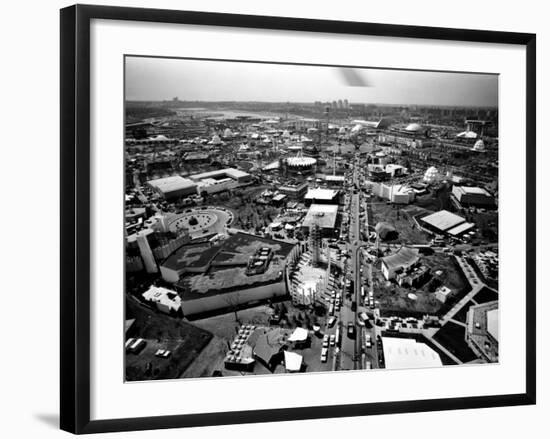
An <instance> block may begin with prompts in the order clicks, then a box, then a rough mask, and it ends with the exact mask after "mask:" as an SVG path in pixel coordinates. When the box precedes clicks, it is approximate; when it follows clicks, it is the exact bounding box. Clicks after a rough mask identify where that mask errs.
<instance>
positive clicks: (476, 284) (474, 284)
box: [441, 256, 486, 326]
mask: <svg viewBox="0 0 550 439" xmlns="http://www.w3.org/2000/svg"><path fill="white" fill-rule="evenodd" d="M455 259H456V261H457V262H458V265H459V266H460V268H461V269H462V271H463V273H464V275H465V276H466V279H468V282H469V283H470V287H471V288H472V290H471V291H470V292H469V293H468V294H466V295H465V296H464V297H463V298H462V299H460V300H459V301H458V303H456V304H455V306H453V307H452V308H451V309H450V310H449V311H448V312H447V314H445V315H444V316H443V317H442V318H441V326H443V325H445V323H447V322H448V321H449V320H451V319H452V318H453V317H454V315H455V314H456V313H457V312H458V311H460V310H461V309H462V308H463V307H464V306H465V305H466V304H467V303H468V302H469V301H470V300H472V298H473V297H474V296H475V295H476V294H477V293H479V292H480V291H481V289H482V288H483V287H485V286H486V285H485V284H484V283H483V282H482V281H481V279H480V278H479V277H478V275H477V274H476V273H475V271H474V269H473V268H472V267H471V266H470V264H468V262H466V260H465V259H464V258H463V257H461V256H455Z"/></svg>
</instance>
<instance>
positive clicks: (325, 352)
mask: <svg viewBox="0 0 550 439" xmlns="http://www.w3.org/2000/svg"><path fill="white" fill-rule="evenodd" d="M327 359H328V348H323V349H321V362H323V363H326V362H327Z"/></svg>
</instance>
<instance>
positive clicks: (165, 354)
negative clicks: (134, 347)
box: [155, 349, 172, 358]
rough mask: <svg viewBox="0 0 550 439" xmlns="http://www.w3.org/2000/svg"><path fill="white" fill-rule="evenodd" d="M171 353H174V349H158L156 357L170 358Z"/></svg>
mask: <svg viewBox="0 0 550 439" xmlns="http://www.w3.org/2000/svg"><path fill="white" fill-rule="evenodd" d="M170 355H172V351H169V350H168V349H158V350H157V351H156V352H155V357H159V358H168V357H169V356H170Z"/></svg>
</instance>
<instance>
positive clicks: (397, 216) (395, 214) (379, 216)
mask: <svg viewBox="0 0 550 439" xmlns="http://www.w3.org/2000/svg"><path fill="white" fill-rule="evenodd" d="M410 211H411V208H410V207H405V208H401V207H399V206H391V205H388V204H386V203H385V202H380V201H379V202H374V203H372V205H371V212H372V218H369V223H370V224H372V225H373V226H376V224H377V223H379V222H382V221H383V222H387V223H390V224H391V225H393V226H394V227H395V229H396V230H397V232H398V233H399V238H398V239H397V241H399V242H403V243H407V244H426V243H428V242H429V240H430V237H429V236H428V234H427V233H425V232H423V231H422V230H419V229H418V228H417V227H416V225H415V224H414V222H413V220H412V217H411V215H410V214H409V213H408V212H410Z"/></svg>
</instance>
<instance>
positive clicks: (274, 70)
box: [126, 57, 498, 106]
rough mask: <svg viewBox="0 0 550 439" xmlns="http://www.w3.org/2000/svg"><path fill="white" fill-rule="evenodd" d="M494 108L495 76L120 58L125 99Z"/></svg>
mask: <svg viewBox="0 0 550 439" xmlns="http://www.w3.org/2000/svg"><path fill="white" fill-rule="evenodd" d="M176 96H177V97H178V98H179V99H180V100H187V101H194V100H199V101H271V102H287V101H288V102H314V101H333V100H339V99H348V100H349V102H361V103H379V104H419V105H452V106H497V105H498V77H497V76H496V75H480V74H461V73H439V72H415V71H410V70H379V69H342V68H335V67H317V66H292V65H280V64H256V63H245V62H226V61H203V60H186V59H165V58H137V57H127V58H126V99H127V100H168V99H172V98H173V97H176Z"/></svg>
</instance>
